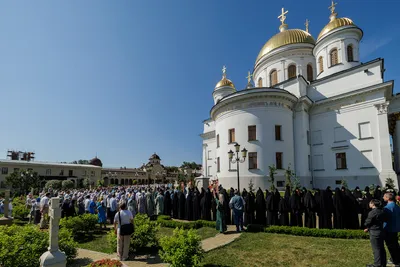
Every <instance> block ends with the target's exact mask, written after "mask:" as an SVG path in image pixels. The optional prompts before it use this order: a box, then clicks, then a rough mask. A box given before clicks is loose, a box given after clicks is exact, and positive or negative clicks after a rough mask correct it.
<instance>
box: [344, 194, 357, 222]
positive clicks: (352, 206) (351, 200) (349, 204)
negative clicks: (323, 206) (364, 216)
mask: <svg viewBox="0 0 400 267" xmlns="http://www.w3.org/2000/svg"><path fill="white" fill-rule="evenodd" d="M345 199H346V200H345V205H346V206H345V207H346V208H345V210H346V217H345V228H346V229H360V222H359V219H358V210H357V207H358V202H357V199H356V198H355V197H354V195H353V194H352V193H351V191H350V190H349V189H345Z"/></svg>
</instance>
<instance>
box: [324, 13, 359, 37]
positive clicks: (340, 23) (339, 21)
mask: <svg viewBox="0 0 400 267" xmlns="http://www.w3.org/2000/svg"><path fill="white" fill-rule="evenodd" d="M344 26H356V25H355V24H354V22H353V21H352V20H351V19H349V18H334V19H333V20H332V21H330V22H329V23H328V24H327V25H326V26H325V27H324V28H323V29H322V31H321V32H320V34H319V35H318V39H317V40H319V39H321V37H322V36H324V35H325V34H327V33H329V32H331V31H333V30H334V29H337V28H340V27H344Z"/></svg>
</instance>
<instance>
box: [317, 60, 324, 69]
mask: <svg viewBox="0 0 400 267" xmlns="http://www.w3.org/2000/svg"><path fill="white" fill-rule="evenodd" d="M318 66H319V73H321V72H323V71H324V60H323V58H322V57H319V58H318Z"/></svg>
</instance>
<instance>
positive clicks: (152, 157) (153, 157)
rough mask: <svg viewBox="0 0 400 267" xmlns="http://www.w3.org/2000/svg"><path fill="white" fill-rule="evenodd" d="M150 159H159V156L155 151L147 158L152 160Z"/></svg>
mask: <svg viewBox="0 0 400 267" xmlns="http://www.w3.org/2000/svg"><path fill="white" fill-rule="evenodd" d="M152 159H158V160H161V159H160V157H159V156H158V155H157V154H156V153H154V154H153V155H151V157H150V158H149V160H152Z"/></svg>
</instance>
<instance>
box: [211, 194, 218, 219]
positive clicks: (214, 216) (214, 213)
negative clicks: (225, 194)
mask: <svg viewBox="0 0 400 267" xmlns="http://www.w3.org/2000/svg"><path fill="white" fill-rule="evenodd" d="M211 212H212V220H213V221H214V222H215V221H216V220H217V202H216V201H215V198H214V197H213V198H212V199H211Z"/></svg>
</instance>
